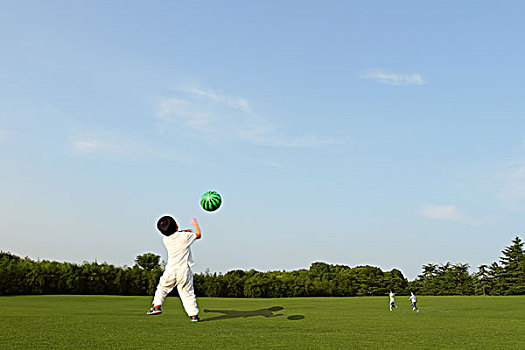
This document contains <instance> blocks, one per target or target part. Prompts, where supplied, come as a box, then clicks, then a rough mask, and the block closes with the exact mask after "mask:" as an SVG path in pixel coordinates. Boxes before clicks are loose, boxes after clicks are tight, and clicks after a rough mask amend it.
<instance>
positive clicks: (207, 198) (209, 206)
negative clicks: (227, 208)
mask: <svg viewBox="0 0 525 350" xmlns="http://www.w3.org/2000/svg"><path fill="white" fill-rule="evenodd" d="M221 203H222V198H221V195H220V194H218V193H217V192H215V191H208V192H206V193H205V194H203V195H202V197H201V207H202V209H204V210H206V211H215V210H217V209H219V207H220V206H221Z"/></svg>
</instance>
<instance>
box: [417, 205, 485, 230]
mask: <svg viewBox="0 0 525 350" xmlns="http://www.w3.org/2000/svg"><path fill="white" fill-rule="evenodd" d="M419 214H420V215H423V216H424V217H427V218H429V219H437V220H444V221H453V222H460V223H464V224H470V225H478V224H479V223H478V222H477V221H476V220H472V219H471V218H469V217H468V216H467V215H466V214H465V213H463V212H462V211H461V210H460V209H459V208H458V207H456V206H455V205H433V204H425V205H424V206H423V208H422V209H421V210H420V211H419Z"/></svg>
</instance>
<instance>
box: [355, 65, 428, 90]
mask: <svg viewBox="0 0 525 350" xmlns="http://www.w3.org/2000/svg"><path fill="white" fill-rule="evenodd" d="M361 78H362V79H366V80H371V81H374V82H376V83H379V84H384V85H393V86H407V85H425V84H426V81H425V79H424V78H423V76H422V75H421V73H400V72H392V71H388V70H384V69H381V68H373V69H369V70H367V71H365V72H363V73H362V74H361Z"/></svg>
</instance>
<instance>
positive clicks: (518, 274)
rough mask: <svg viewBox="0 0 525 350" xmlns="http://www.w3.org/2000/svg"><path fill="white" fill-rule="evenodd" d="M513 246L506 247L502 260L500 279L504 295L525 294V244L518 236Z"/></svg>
mask: <svg viewBox="0 0 525 350" xmlns="http://www.w3.org/2000/svg"><path fill="white" fill-rule="evenodd" d="M512 243H513V244H512V245H510V246H508V247H505V249H503V251H502V253H503V256H502V257H501V258H500V264H501V270H500V275H499V277H500V279H501V280H502V281H501V282H502V284H503V286H504V290H503V294H507V295H510V294H525V253H524V251H523V245H524V242H523V241H522V240H521V239H520V238H519V237H518V236H516V238H514V240H513V241H512Z"/></svg>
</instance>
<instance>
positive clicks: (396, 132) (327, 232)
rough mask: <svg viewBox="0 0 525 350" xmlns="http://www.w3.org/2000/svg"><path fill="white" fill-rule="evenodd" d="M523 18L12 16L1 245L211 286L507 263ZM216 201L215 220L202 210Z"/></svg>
mask: <svg viewBox="0 0 525 350" xmlns="http://www.w3.org/2000/svg"><path fill="white" fill-rule="evenodd" d="M524 16H525V5H524V4H523V3H522V2H519V1H516V2H511V1H503V2H499V3H489V2H479V1H465V2H459V3H458V2H457V1H454V2H453V1H450V2H446V1H444V2H439V3H430V2H425V3H422V2H418V1H414V2H406V1H402V2H396V3H392V2H390V1H384V2H381V1H370V2H366V3H363V2H349V1H348V2H343V1H323V2H313V1H301V2H299V1H284V2H283V1H265V2H246V1H221V2H219V1H195V2H174V1H155V2H142V1H113V2H106V1H89V2H87V1H86V2H74V3H71V2H68V1H49V2H45V3H44V2H40V1H33V2H29V1H7V2H4V3H3V9H2V12H1V13H0V45H1V49H2V55H0V79H1V82H2V83H1V84H0V159H1V162H0V172H1V174H2V175H1V176H2V177H1V179H2V181H1V182H0V194H1V198H2V200H1V201H0V241H1V246H0V249H1V250H3V251H10V252H13V253H16V254H19V255H22V256H29V257H31V258H34V259H37V258H40V259H49V260H60V261H73V262H81V261H83V260H87V261H93V260H95V259H96V260H97V261H99V262H102V261H106V262H108V263H112V264H117V265H132V264H133V260H134V257H135V256H136V255H138V254H141V253H144V252H154V253H157V254H161V255H162V256H163V258H165V251H164V248H163V246H162V243H161V237H160V235H159V234H158V233H157V232H156V231H155V222H156V220H157V219H158V218H159V217H160V216H162V215H164V214H171V215H173V216H174V217H175V218H176V219H177V220H178V221H179V222H180V224H181V226H182V227H189V223H190V219H191V217H194V216H195V217H197V219H198V220H199V222H200V224H201V226H202V229H203V239H202V240H201V241H198V242H197V243H196V244H195V245H194V246H193V251H194V257H195V260H196V262H197V264H198V266H197V267H196V268H195V270H196V271H203V270H205V269H206V268H209V269H210V270H211V271H217V272H226V271H228V270H230V269H234V268H242V269H249V268H255V269H258V270H263V271H266V270H275V269H279V270H282V269H285V270H291V269H297V268H307V267H308V266H309V265H310V263H311V262H314V261H325V262H329V263H337V264H346V265H350V266H357V265H364V264H372V265H375V266H379V267H381V268H382V269H385V270H389V269H392V268H398V269H400V270H401V271H403V273H404V274H405V275H406V276H407V277H408V278H410V279H413V278H415V277H416V275H417V274H418V273H420V272H421V266H422V265H423V264H426V263H430V262H432V263H445V262H447V261H451V262H453V263H456V262H461V263H470V264H471V265H472V266H473V267H477V266H478V265H480V264H484V263H491V262H493V261H496V260H497V259H498V257H499V256H500V250H501V249H503V248H504V247H505V246H506V245H509V244H510V242H511V240H512V238H513V237H515V236H516V235H521V237H523V214H524V211H525V116H524V113H523V111H524V107H525V99H524V98H523V87H522V86H523V81H524V80H525V69H524V68H523V62H524V59H525V49H524V47H523V45H522V43H523V41H524V39H525V38H524V34H523V33H525V24H524V22H523V20H522V19H523V18H524ZM210 189H213V190H216V191H218V192H220V193H221V195H222V196H223V199H224V203H223V206H222V207H221V209H220V210H218V211H217V212H214V213H207V212H204V211H203V210H201V209H200V207H199V198H200V196H201V195H202V194H203V193H204V192H205V191H207V190H210Z"/></svg>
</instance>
